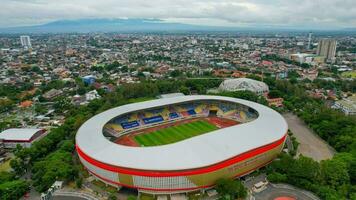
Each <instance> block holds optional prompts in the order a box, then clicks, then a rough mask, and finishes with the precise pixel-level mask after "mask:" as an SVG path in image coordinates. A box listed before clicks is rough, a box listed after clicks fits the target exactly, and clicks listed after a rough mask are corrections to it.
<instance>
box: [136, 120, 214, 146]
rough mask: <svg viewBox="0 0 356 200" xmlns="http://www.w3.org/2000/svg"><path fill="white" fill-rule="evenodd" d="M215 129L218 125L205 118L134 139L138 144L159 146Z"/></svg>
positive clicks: (137, 136)
mask: <svg viewBox="0 0 356 200" xmlns="http://www.w3.org/2000/svg"><path fill="white" fill-rule="evenodd" d="M216 129H218V127H216V126H215V125H213V124H211V123H209V122H207V121H205V120H198V121H194V122H189V123H184V124H179V125H176V126H171V127H168V128H163V129H161V130H157V131H153V132H150V133H145V134H141V135H136V136H135V137H134V139H135V141H136V142H137V143H138V144H139V145H141V146H144V147H149V146H159V145H165V144H171V143H175V142H178V141H181V140H185V139H188V138H191V137H194V136H197V135H201V134H204V133H207V132H210V131H213V130H216Z"/></svg>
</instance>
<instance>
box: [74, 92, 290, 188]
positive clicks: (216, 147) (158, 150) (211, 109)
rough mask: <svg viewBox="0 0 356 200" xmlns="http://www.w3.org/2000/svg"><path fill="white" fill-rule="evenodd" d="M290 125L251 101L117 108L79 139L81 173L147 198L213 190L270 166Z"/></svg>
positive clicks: (173, 101)
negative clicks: (218, 184)
mask: <svg viewBox="0 0 356 200" xmlns="http://www.w3.org/2000/svg"><path fill="white" fill-rule="evenodd" d="M287 130H288V127H287V123H286V122H285V120H284V118H283V117H282V116H281V115H280V114H279V113H277V112H276V111H274V110H272V109H270V108H268V107H266V106H263V105H260V104H257V103H254V102H250V101H246V100H242V99H236V98H230V97H221V96H206V95H192V96H179V97H172V98H163V99H157V100H151V101H146V102H140V103H133V104H127V105H123V106H119V107H116V108H113V109H110V110H107V111H105V112H103V113H100V114H98V115H96V116H94V117H92V118H91V119H89V120H88V121H86V122H85V123H84V124H83V125H82V126H81V127H80V129H79V130H78V133H77V135H76V149H77V152H78V155H79V158H80V161H81V162H82V164H83V165H84V167H85V168H86V169H87V170H88V171H89V172H90V173H91V174H92V175H93V176H95V177H96V178H97V179H99V180H101V181H102V182H104V183H106V184H109V185H112V186H116V187H128V188H135V189H138V190H139V191H143V192H147V193H150V192H151V193H179V192H188V191H194V190H202V189H206V188H210V187H212V186H214V184H215V182H216V181H217V180H218V179H220V178H235V177H241V176H243V175H246V174H248V173H251V172H253V171H254V170H256V169H258V168H261V167H263V166H265V165H267V164H268V163H270V162H271V161H272V160H273V159H274V158H275V157H276V156H277V155H278V154H279V153H280V152H281V150H282V149H283V145H284V142H285V139H286V134H287Z"/></svg>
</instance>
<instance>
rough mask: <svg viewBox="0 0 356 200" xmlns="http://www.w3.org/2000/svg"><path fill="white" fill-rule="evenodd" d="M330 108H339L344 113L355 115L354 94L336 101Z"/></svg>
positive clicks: (355, 102) (355, 101)
mask: <svg viewBox="0 0 356 200" xmlns="http://www.w3.org/2000/svg"><path fill="white" fill-rule="evenodd" d="M332 108H335V109H339V110H341V111H342V112H343V113H345V115H356V96H351V97H348V98H345V99H342V100H339V101H336V102H335V104H334V105H333V106H332Z"/></svg>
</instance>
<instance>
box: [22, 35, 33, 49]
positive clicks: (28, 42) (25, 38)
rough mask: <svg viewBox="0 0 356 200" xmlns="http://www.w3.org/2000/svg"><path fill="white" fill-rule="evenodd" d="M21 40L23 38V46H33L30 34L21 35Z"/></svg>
mask: <svg viewBox="0 0 356 200" xmlns="http://www.w3.org/2000/svg"><path fill="white" fill-rule="evenodd" d="M20 40H21V45H22V47H23V48H26V49H28V48H31V47H32V46H31V39H30V36H28V35H21V36H20Z"/></svg>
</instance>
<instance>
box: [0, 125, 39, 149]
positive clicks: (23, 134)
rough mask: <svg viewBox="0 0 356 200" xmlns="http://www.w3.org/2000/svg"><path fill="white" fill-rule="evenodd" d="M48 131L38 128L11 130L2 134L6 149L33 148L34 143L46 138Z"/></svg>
mask: <svg viewBox="0 0 356 200" xmlns="http://www.w3.org/2000/svg"><path fill="white" fill-rule="evenodd" d="M45 133H46V130H44V129H38V128H10V129H7V130H4V131H3V132H1V133H0V140H3V142H4V146H5V148H15V147H16V146H17V145H18V144H19V145H21V146H22V147H25V148H28V147H31V145H32V143H33V142H35V141H37V140H39V139H41V138H42V137H43V136H45Z"/></svg>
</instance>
